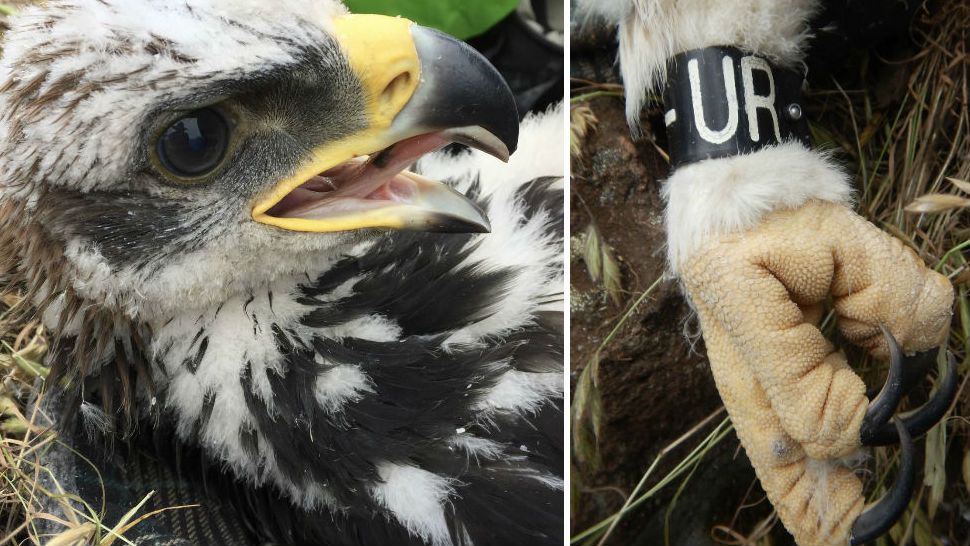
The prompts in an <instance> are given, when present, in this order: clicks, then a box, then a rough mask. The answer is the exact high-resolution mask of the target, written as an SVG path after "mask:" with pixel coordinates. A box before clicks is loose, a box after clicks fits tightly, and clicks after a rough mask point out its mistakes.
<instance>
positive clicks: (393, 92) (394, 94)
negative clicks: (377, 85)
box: [381, 71, 411, 104]
mask: <svg viewBox="0 0 970 546" xmlns="http://www.w3.org/2000/svg"><path fill="white" fill-rule="evenodd" d="M410 87H411V72H410V71H404V72H401V73H400V74H398V75H397V76H395V77H394V79H393V80H391V81H390V82H389V83H388V84H387V86H386V87H384V91H382V92H381V102H382V103H384V104H394V103H395V102H397V100H399V99H398V97H399V96H400V95H401V93H402V92H405V91H407V90H408V89H410Z"/></svg>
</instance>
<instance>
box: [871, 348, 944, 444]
mask: <svg viewBox="0 0 970 546" xmlns="http://www.w3.org/2000/svg"><path fill="white" fill-rule="evenodd" d="M958 383H959V381H958V378H957V363H956V360H955V359H954V358H953V355H948V357H947V361H946V371H945V372H944V375H943V378H942V381H941V383H940V385H939V387H938V388H937V389H936V392H935V393H934V394H933V396H932V397H931V398H930V399H929V401H927V402H926V403H925V404H923V405H922V406H920V407H918V408H916V409H914V410H912V411H908V412H906V413H903V414H900V415H899V417H900V419H901V420H902V422H903V426H904V427H905V428H906V432H907V433H908V434H909V435H910V436H911V437H913V438H916V437H919V436H922V435H923V434H926V432H927V431H928V430H930V429H931V428H933V426H935V425H936V424H937V423H939V422H940V419H942V418H943V416H944V415H946V412H947V410H949V409H950V404H952V403H953V399H954V398H955V397H956V395H957V384H958ZM863 439H864V441H863V443H864V444H865V445H868V446H885V445H890V444H894V443H896V442H897V441H899V435H898V434H897V433H896V427H893V426H891V425H890V424H889V423H886V425H884V426H882V427H879V428H878V429H876V430H874V431H872V432H871V434H870V435H869V437H868V438H866V437H863Z"/></svg>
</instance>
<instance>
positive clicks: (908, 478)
mask: <svg viewBox="0 0 970 546" xmlns="http://www.w3.org/2000/svg"><path fill="white" fill-rule="evenodd" d="M892 422H893V424H894V425H895V427H896V434H897V436H898V437H899V447H900V456H899V475H898V476H897V477H896V483H894V484H893V486H892V488H891V489H890V490H889V492H887V493H886V494H885V495H884V496H883V497H882V498H881V499H879V500H878V501H876V502H875V503H874V504H871V505H869V507H868V508H866V509H865V510H864V511H863V512H862V514H860V515H859V518H858V519H856V520H855V523H853V524H852V534H851V535H850V539H849V544H851V545H852V546H857V545H859V544H864V543H866V542H869V541H871V540H874V539H876V538H877V537H879V536H880V535H882V534H883V533H885V532H886V531H888V530H889V529H890V528H891V527H892V526H893V525H894V524H895V523H896V522H897V521H899V518H900V517H902V515H903V512H904V511H905V510H906V506H907V505H908V504H909V499H910V498H911V497H912V496H913V485H914V484H915V481H916V462H915V460H914V451H915V449H914V448H913V439H912V438H911V437H910V435H909V432H908V431H907V430H906V427H905V426H904V425H903V421H902V420H901V419H900V418H898V417H894V418H893V420H892Z"/></svg>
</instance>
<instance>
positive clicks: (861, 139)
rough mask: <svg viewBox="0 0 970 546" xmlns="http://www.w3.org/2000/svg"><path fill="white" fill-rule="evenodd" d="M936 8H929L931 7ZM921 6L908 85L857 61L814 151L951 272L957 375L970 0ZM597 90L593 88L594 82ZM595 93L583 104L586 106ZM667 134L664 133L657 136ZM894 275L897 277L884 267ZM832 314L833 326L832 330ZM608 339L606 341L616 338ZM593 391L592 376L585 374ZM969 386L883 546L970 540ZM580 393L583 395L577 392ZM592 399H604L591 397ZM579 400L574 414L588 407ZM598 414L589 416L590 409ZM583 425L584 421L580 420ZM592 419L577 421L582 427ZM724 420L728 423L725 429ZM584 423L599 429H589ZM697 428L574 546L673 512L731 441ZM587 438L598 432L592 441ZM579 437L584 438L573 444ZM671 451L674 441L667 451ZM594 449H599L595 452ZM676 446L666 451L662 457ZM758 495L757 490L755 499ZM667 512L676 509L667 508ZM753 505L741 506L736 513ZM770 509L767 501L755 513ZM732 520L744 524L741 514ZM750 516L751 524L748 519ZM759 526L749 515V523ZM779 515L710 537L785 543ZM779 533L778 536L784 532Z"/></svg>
mask: <svg viewBox="0 0 970 546" xmlns="http://www.w3.org/2000/svg"><path fill="white" fill-rule="evenodd" d="M927 6H930V7H927ZM927 6H924V7H923V8H921V10H920V11H919V13H918V15H917V19H916V21H915V24H914V26H913V29H912V31H911V33H912V38H913V41H914V42H915V43H916V44H917V48H916V53H915V54H914V55H912V56H911V57H910V58H908V59H903V60H899V61H891V64H892V65H894V66H897V67H898V68H899V69H900V70H901V72H898V73H901V74H903V76H904V78H903V79H902V80H900V81H902V82H905V84H904V85H902V86H900V87H899V89H898V90H897V91H898V92H897V93H895V95H893V99H892V100H890V101H885V100H883V101H882V103H879V101H878V99H877V95H878V94H879V93H878V91H877V89H875V88H874V86H876V85H885V82H876V81H874V80H875V77H874V76H872V75H871V74H869V73H868V72H866V70H867V69H868V67H870V66H872V65H874V64H876V62H877V61H878V59H875V58H874V55H871V56H870V57H869V58H868V59H864V60H863V62H862V63H861V64H860V67H861V68H860V71H861V73H860V75H859V78H858V81H855V82H852V84H853V85H854V86H855V88H853V89H849V88H847V87H846V85H848V84H847V83H846V82H839V81H834V80H832V81H830V82H828V84H824V83H823V85H819V83H818V82H816V86H815V89H814V90H813V92H812V94H811V95H810V96H809V97H808V100H809V103H810V110H811V111H812V113H813V118H814V119H815V121H816V123H815V125H814V126H813V133H814V137H815V140H816V143H817V144H821V145H823V146H825V147H828V148H830V149H834V150H835V153H836V155H837V156H838V157H839V158H840V159H841V160H843V162H845V163H846V164H847V165H849V168H850V169H851V170H853V174H854V175H855V178H856V182H857V184H856V186H857V187H858V188H859V194H858V202H859V206H858V210H859V212H860V213H861V214H863V215H865V216H866V217H867V218H869V219H870V220H871V221H872V222H874V223H875V224H877V225H879V226H880V227H882V228H883V229H884V230H886V231H887V232H889V233H891V234H893V235H895V236H896V237H898V238H900V239H902V240H903V241H905V242H906V243H907V244H909V245H910V246H911V247H912V248H913V249H914V250H916V251H917V252H918V253H919V254H920V256H922V257H923V259H924V260H925V261H926V262H927V263H928V264H931V265H932V266H933V267H934V268H935V269H936V270H937V271H940V272H941V273H943V274H945V275H947V276H948V277H949V278H950V279H951V280H952V281H953V284H954V286H955V287H956V289H957V306H956V310H955V316H954V320H953V324H952V329H951V333H950V337H949V340H948V347H949V349H950V351H951V352H952V353H953V354H954V355H955V357H956V358H957V360H958V361H959V362H960V363H961V364H960V369H959V370H960V374H961V376H962V377H964V378H967V377H968V373H967V372H968V371H970V294H968V290H970V267H968V263H967V258H968V255H970V254H968V252H970V215H968V212H970V211H968V209H970V111H968V108H970V92H968V88H970V81H968V80H970V78H968V70H970V57H968V51H967V50H968V33H970V0H949V1H934V2H928V3H927ZM594 88H595V85H594ZM588 92H589V86H588V85H587V87H585V88H583V89H582V90H581V91H579V92H578V93H583V94H582V95H580V96H579V97H574V103H573V106H574V108H577V107H580V106H581V103H582V100H581V99H582V98H583V97H585V96H586V95H585V94H588ZM660 130H662V128H661V129H660ZM886 275H892V271H886ZM832 318H833V317H829V319H827V321H826V324H827V326H828V332H829V333H832V330H833V329H832V322H833V321H832ZM608 341H609V340H608ZM855 364H856V366H857V368H858V369H859V370H860V372H861V373H862V374H863V375H864V376H865V377H866V379H867V383H868V384H871V385H875V384H878V382H879V381H880V379H881V378H882V377H884V370H882V369H881V368H880V366H881V365H876V363H874V362H871V361H869V360H868V359H865V357H861V361H859V362H856V363H855ZM587 383H589V385H588V386H587V387H588V389H587V390H588V391H592V390H593V389H592V387H593V386H595V378H592V379H588V380H587ZM965 386H966V379H964V383H963V384H962V385H961V391H960V394H959V395H958V400H957V402H956V404H955V406H954V408H953V410H952V413H951V414H950V415H949V416H948V418H947V419H946V420H945V422H944V423H945V424H944V426H939V427H936V428H935V429H934V430H933V431H931V432H930V433H929V434H928V435H927V437H926V440H925V464H924V468H923V475H924V483H923V486H922V487H920V488H918V493H917V495H916V498H915V499H914V501H913V503H912V504H911V506H910V510H909V511H908V512H907V514H906V516H905V517H904V518H903V519H902V521H901V522H900V523H899V524H898V525H897V526H896V527H895V528H894V529H893V530H892V531H891V532H890V533H889V535H888V536H886V537H883V538H881V539H880V540H879V541H878V542H877V544H878V545H879V546H890V545H900V546H901V545H915V546H944V545H946V546H949V545H964V546H966V545H968V544H970V523H968V521H967V519H966V518H965V516H964V514H967V513H970V441H968V440H970V418H968V417H967V416H968V415H970V395H968V392H967V391H968V389H966V388H965ZM579 394H580V392H579V391H577V393H576V395H579ZM582 394H583V396H584V397H586V398H590V399H594V398H595V396H596V395H595V393H591V392H585V391H584V392H583V393H582ZM590 405H591V403H590V402H588V401H587V403H586V404H585V405H584V404H579V405H577V404H576V401H575V399H574V403H573V408H574V409H575V408H577V407H580V408H583V407H588V406H590ZM588 413H589V412H587V414H588ZM577 418H578V419H577ZM589 418H590V416H589V415H585V416H579V415H576V416H574V419H577V420H580V421H582V419H589ZM722 425H723V424H722ZM586 426H587V428H589V427H590V426H592V427H593V428H594V429H595V423H593V424H592V425H590V424H588V423H587V425H586ZM701 432H705V433H706V432H710V427H707V428H704V427H695V428H693V429H691V431H690V432H688V434H686V435H685V436H683V437H681V438H680V439H678V440H677V441H676V442H674V444H675V445H680V444H684V443H686V444H690V445H694V446H695V448H694V450H693V451H692V453H691V454H690V455H689V456H688V457H687V458H685V459H684V460H682V461H680V462H679V463H677V464H676V465H674V467H673V468H674V470H673V471H671V472H670V473H669V474H667V475H666V476H663V477H654V476H651V473H652V471H653V470H654V469H655V468H656V466H657V463H656V462H655V463H654V465H652V466H651V467H650V469H649V470H648V471H647V472H646V473H645V474H644V476H643V479H642V480H641V483H640V484H639V485H638V486H637V488H636V489H635V490H634V493H633V494H632V495H630V498H629V499H628V501H627V503H626V504H625V505H624V508H623V509H621V510H620V511H619V512H617V513H616V514H614V515H613V516H611V517H610V518H607V519H606V520H604V521H603V522H601V523H600V524H598V525H596V526H594V527H592V528H590V529H587V530H586V531H584V532H582V533H580V534H578V535H577V536H575V537H573V543H574V544H584V545H594V544H612V543H613V542H610V541H609V540H607V539H608V535H609V532H610V531H611V530H612V529H613V528H614V527H615V522H616V521H617V519H618V517H619V516H623V515H625V514H626V512H627V511H629V510H630V509H635V507H636V506H637V505H639V504H641V503H642V502H644V501H645V500H647V499H648V498H650V497H651V496H653V495H656V494H657V493H659V492H660V491H661V489H662V488H663V487H667V488H668V489H667V490H666V492H668V493H673V500H672V501H671V505H670V507H669V508H672V506H673V504H675V503H676V501H677V498H678V492H679V490H680V488H682V487H683V485H684V484H685V483H686V481H687V480H688V479H689V478H690V476H691V473H692V469H693V468H696V465H699V464H703V458H704V455H705V453H707V451H708V450H709V449H710V447H711V446H712V442H717V441H720V439H721V438H723V437H724V435H723V434H717V433H718V432H723V428H722V426H718V427H716V428H715V429H714V432H710V435H708V436H706V437H705V436H704V434H703V433H701ZM585 439H586V440H587V441H588V440H589V437H586V438H585ZM574 440H575V437H574ZM668 447H669V446H668ZM586 451H587V452H593V453H595V451H596V450H595V446H592V447H591V446H586ZM670 451H671V450H670V449H665V450H663V451H662V452H661V455H660V457H658V460H659V458H662V457H664V455H666V454H667V453H669V452H670ZM874 455H875V456H874V458H873V462H872V463H871V464H870V465H869V468H870V469H871V470H872V473H871V476H872V479H871V480H870V481H871V482H872V483H870V484H869V486H868V487H867V491H870V495H871V496H872V497H876V496H879V495H881V494H882V492H883V491H884V490H885V486H886V484H887V483H888V481H889V480H891V479H892V476H894V475H895V471H896V469H895V464H896V461H895V450H893V449H877V450H875V453H874ZM749 493H750V492H749ZM669 508H668V511H669ZM749 509H751V506H748V505H742V506H739V507H738V508H737V513H740V512H742V511H744V510H749ZM756 510H758V511H761V512H763V511H764V506H763V505H762V506H761V507H760V508H756ZM734 519H735V520H737V519H739V518H737V517H735V518H734ZM742 519H743V518H742ZM747 519H750V518H747ZM777 525H778V523H777V518H776V517H774V515H773V514H769V515H768V516H767V517H765V518H764V519H761V521H760V522H758V523H757V524H756V525H754V526H753V527H751V528H743V529H742V528H736V527H735V526H734V525H733V524H731V525H719V526H717V527H716V528H714V529H712V533H711V536H712V537H714V538H715V540H717V541H719V542H722V543H724V544H744V545H750V546H756V545H757V546H767V545H770V544H773V543H775V542H776V541H775V540H774V538H773V537H777V533H776V532H772V528H773V527H776V526H777ZM776 530H777V529H776Z"/></svg>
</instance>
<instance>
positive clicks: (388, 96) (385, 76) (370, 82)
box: [252, 15, 421, 232]
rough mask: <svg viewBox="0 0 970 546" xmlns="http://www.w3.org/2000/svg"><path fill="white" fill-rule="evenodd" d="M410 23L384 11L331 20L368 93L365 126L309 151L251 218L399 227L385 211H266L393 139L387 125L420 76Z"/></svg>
mask: <svg viewBox="0 0 970 546" xmlns="http://www.w3.org/2000/svg"><path fill="white" fill-rule="evenodd" d="M413 24H414V23H412V22H411V21H409V20H407V19H403V18H400V17H387V16H383V15H347V16H344V17H340V18H338V19H336V20H335V21H334V32H335V35H336V37H337V40H338V42H339V43H340V45H341V47H342V48H343V50H344V53H345V54H346V55H347V58H348V59H349V60H350V65H351V67H352V68H353V70H354V72H355V73H356V74H357V77H358V78H360V80H361V82H362V83H363V86H364V92H365V93H366V94H367V110H368V112H367V114H368V120H369V125H368V127H367V128H366V129H364V130H362V131H360V132H358V133H356V134H353V135H350V136H348V137H346V138H344V139H341V140H339V141H337V142H332V143H329V144H327V145H326V146H323V147H321V148H318V149H317V150H314V152H313V155H312V157H311V158H310V159H309V160H308V161H307V163H306V164H305V165H304V166H303V167H301V168H300V169H299V170H298V171H297V172H296V173H295V174H294V175H293V176H292V177H290V178H288V179H286V180H284V181H282V182H281V183H279V184H278V185H277V186H276V187H275V188H273V191H272V192H271V193H270V194H269V195H268V196H267V197H266V198H265V199H263V200H261V201H260V202H259V203H257V205H256V206H255V207H254V208H253V212H252V215H253V219H254V220H256V221H257V222H260V223H263V224H268V225H272V226H277V227H281V228H284V229H289V230H293V231H314V232H320V231H342V230H349V229H360V228H362V227H388V228H395V227H400V224H401V221H400V219H394V218H392V217H390V216H389V215H387V214H386V213H381V214H373V213H361V214H354V215H352V216H348V217H345V218H333V219H329V220H306V219H299V218H274V217H271V216H267V215H266V211H268V210H269V209H271V208H272V207H273V206H274V205H275V204H276V203H279V202H280V201H281V200H282V199H283V198H284V197H286V196H287V195H288V194H289V193H290V192H292V191H293V190H294V189H296V188H297V187H299V186H300V185H302V184H303V183H304V182H306V181H307V180H309V179H310V178H312V177H314V176H316V175H318V174H320V173H322V172H324V171H326V170H328V169H331V168H333V167H336V166H337V165H340V164H341V163H343V162H345V161H348V160H350V159H353V158H354V157H359V156H364V155H370V154H372V153H374V152H376V151H379V150H382V149H384V148H387V147H389V146H390V145H392V144H394V143H395V140H393V138H392V136H391V135H388V134H387V130H388V128H390V126H391V124H392V123H393V121H394V118H395V117H397V115H398V114H399V113H400V112H401V110H403V109H404V107H405V105H407V103H408V101H409V100H410V99H411V96H412V95H413V94H414V90H415V89H416V88H417V86H418V83H419V82H420V79H421V63H420V60H419V59H418V52H417V49H416V47H415V45H414V39H413V38H412V36H411V27H412V25H413ZM375 212H376V211H375Z"/></svg>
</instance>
